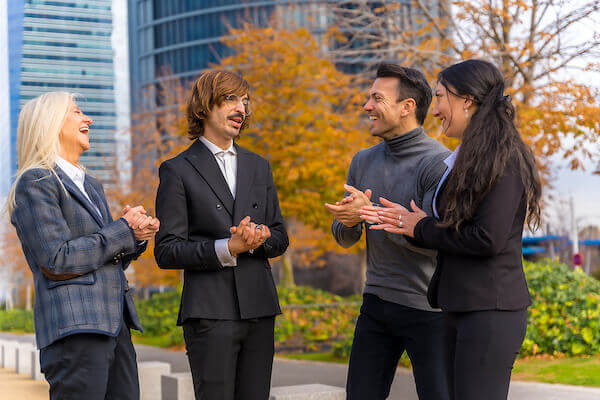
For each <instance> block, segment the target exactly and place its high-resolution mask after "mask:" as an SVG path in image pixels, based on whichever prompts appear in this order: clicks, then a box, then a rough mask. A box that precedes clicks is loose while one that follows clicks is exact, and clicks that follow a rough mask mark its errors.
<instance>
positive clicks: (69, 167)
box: [56, 156, 85, 184]
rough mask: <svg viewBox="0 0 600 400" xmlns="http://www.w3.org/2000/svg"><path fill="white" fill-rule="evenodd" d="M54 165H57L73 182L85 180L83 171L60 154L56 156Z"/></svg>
mask: <svg viewBox="0 0 600 400" xmlns="http://www.w3.org/2000/svg"><path fill="white" fill-rule="evenodd" d="M56 165H58V166H59V168H60V169H62V170H63V171H64V173H65V174H67V176H68V177H69V178H70V179H71V180H72V181H73V182H77V183H79V182H80V183H82V184H83V181H84V180H85V171H84V170H83V169H82V168H81V167H78V166H77V165H73V164H71V163H70V162H68V161H67V160H65V159H64V158H62V157H60V156H58V157H57V158H56Z"/></svg>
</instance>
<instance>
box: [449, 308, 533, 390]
mask: <svg viewBox="0 0 600 400" xmlns="http://www.w3.org/2000/svg"><path fill="white" fill-rule="evenodd" d="M444 314H445V317H446V327H445V331H446V335H447V336H446V341H447V342H446V343H447V344H446V345H447V359H446V364H447V370H448V382H450V392H451V393H452V396H451V399H453V400H481V399H485V400H506V398H507V396H508V386H509V384H510V375H511V371H512V367H513V364H514V362H515V359H516V357H517V354H518V353H519V350H520V348H521V344H523V339H524V338H525V331H526V330H527V310H518V311H495V310H493V311H474V312H462V313H444Z"/></svg>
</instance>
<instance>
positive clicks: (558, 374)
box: [513, 356, 600, 387]
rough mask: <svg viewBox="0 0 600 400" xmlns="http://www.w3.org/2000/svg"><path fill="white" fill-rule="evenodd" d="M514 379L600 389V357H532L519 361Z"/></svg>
mask: <svg viewBox="0 0 600 400" xmlns="http://www.w3.org/2000/svg"><path fill="white" fill-rule="evenodd" d="M513 379H516V380H522V381H536V382H546V383H562V384H565V385H579V386H596V387H600V357H599V356H595V357H565V358H556V359H551V358H549V357H531V358H527V359H520V360H517V362H516V364H515V368H514V370H513Z"/></svg>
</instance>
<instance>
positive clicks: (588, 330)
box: [521, 260, 600, 355]
mask: <svg viewBox="0 0 600 400" xmlns="http://www.w3.org/2000/svg"><path fill="white" fill-rule="evenodd" d="M525 275H526V277H527V283H528V285H529V291H530V292H531V297H532V299H533V304H532V306H531V307H530V308H529V321H528V327H527V335H526V337H525V342H524V343H523V347H522V348H521V354H525V355H533V354H553V355H557V354H561V353H562V354H567V355H583V354H586V355H593V354H599V353H600V282H598V281H597V280H596V279H594V278H592V277H589V276H587V275H586V274H585V273H583V272H582V271H581V270H572V269H571V268H569V267H567V266H566V265H564V264H560V263H558V262H553V261H548V260H546V261H541V262H537V263H528V262H526V263H525Z"/></svg>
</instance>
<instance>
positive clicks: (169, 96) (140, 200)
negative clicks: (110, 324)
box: [105, 70, 189, 288]
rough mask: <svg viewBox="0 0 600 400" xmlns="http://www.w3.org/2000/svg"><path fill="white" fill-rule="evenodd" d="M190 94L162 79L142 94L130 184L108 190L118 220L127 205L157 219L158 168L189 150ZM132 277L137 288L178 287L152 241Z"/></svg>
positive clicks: (176, 278)
mask: <svg viewBox="0 0 600 400" xmlns="http://www.w3.org/2000/svg"><path fill="white" fill-rule="evenodd" d="M168 73H169V71H168V70H165V71H164V74H165V75H168ZM186 89H187V88H186V87H184V85H183V84H182V83H181V82H180V81H178V80H166V79H163V80H160V83H158V84H156V85H153V86H151V87H149V88H147V89H146V90H145V91H144V93H140V96H143V99H144V101H143V102H141V103H142V104H143V105H145V106H144V107H143V108H142V109H141V110H139V111H138V112H136V113H134V115H133V118H132V120H133V123H132V127H131V131H130V134H131V140H132V146H131V154H130V164H131V165H132V177H131V180H124V179H122V178H121V179H117V182H116V184H114V185H111V186H107V187H106V188H105V189H106V194H107V199H108V202H109V204H110V206H111V212H112V214H113V216H114V217H115V218H116V217H117V216H119V215H121V210H122V208H123V207H124V206H125V205H127V204H129V205H132V206H133V205H143V206H144V208H145V209H146V211H147V212H148V214H149V215H154V202H155V199H156V191H157V189H158V166H159V165H160V163H161V162H163V161H164V160H166V159H168V158H171V157H173V156H175V155H176V154H178V153H179V152H181V151H183V150H184V149H185V148H186V147H187V146H189V140H188V139H187V137H186V135H187V124H186V120H185V108H184V103H185V98H186V96H187V90H186ZM114 168H115V174H114V175H115V177H122V176H123V175H122V174H119V171H118V168H119V167H118V165H115V166H114ZM128 274H129V275H130V279H131V280H132V282H134V283H135V284H136V286H137V287H139V288H149V287H150V286H157V285H165V286H177V285H178V284H179V283H180V274H179V273H178V271H177V270H162V269H160V268H158V266H157V265H156V262H155V260H154V240H152V241H149V242H148V249H147V250H146V251H145V252H144V253H143V254H142V255H141V256H140V258H138V259H137V260H136V261H134V262H132V267H131V268H130V269H128Z"/></svg>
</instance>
